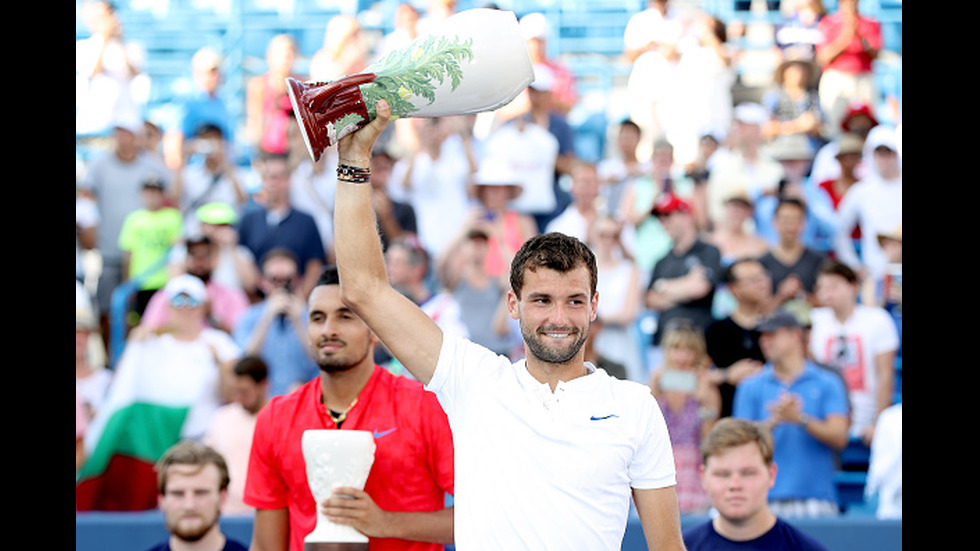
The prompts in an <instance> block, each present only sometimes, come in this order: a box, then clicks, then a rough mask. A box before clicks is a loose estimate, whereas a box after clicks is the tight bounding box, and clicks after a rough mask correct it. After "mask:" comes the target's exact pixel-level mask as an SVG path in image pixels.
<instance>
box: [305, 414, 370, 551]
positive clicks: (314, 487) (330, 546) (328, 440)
mask: <svg viewBox="0 0 980 551" xmlns="http://www.w3.org/2000/svg"><path fill="white" fill-rule="evenodd" d="M302 448H303V458H304V459H305V460H306V477H307V479H308V481H309V484H310V490H311V491H312V492H313V499H314V500H316V527H315V528H314V529H313V531H312V532H310V533H309V534H308V535H307V536H306V538H305V539H304V551H354V550H357V551H366V550H367V548H368V538H367V536H365V535H364V534H362V533H360V532H359V531H357V530H356V529H355V528H353V527H351V526H345V525H342V524H335V523H333V522H331V521H330V520H329V519H328V518H327V517H326V516H325V515H323V513H322V512H321V508H320V504H321V503H322V502H323V500H324V499H327V498H328V497H330V496H331V494H333V491H334V489H335V488H339V487H342V486H345V487H351V488H357V489H364V483H365V482H367V477H368V473H370V472H371V465H372V464H374V450H375V444H374V436H373V435H372V434H371V433H370V432H369V431H363V430H307V431H306V432H304V433H303V440H302Z"/></svg>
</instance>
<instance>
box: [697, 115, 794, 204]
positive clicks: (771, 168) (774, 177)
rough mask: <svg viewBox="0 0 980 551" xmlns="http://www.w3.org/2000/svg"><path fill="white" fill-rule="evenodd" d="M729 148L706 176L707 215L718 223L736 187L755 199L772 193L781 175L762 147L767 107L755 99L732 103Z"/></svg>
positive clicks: (776, 187) (780, 171)
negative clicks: (754, 101) (732, 120)
mask: <svg viewBox="0 0 980 551" xmlns="http://www.w3.org/2000/svg"><path fill="white" fill-rule="evenodd" d="M733 116H734V119H735V120H734V123H733V125H732V130H731V133H730V134H729V138H730V144H731V145H730V148H731V149H730V151H729V152H728V154H726V155H724V156H723V157H721V158H719V159H718V162H717V164H715V166H714V168H713V169H712V171H711V175H710V176H709V178H708V194H707V195H708V198H707V200H708V219H709V223H717V222H718V221H719V220H720V219H721V217H722V214H723V211H724V201H725V199H726V198H727V197H729V196H731V195H732V193H733V192H734V191H735V190H744V191H745V192H746V193H747V194H748V195H749V199H751V200H752V201H756V200H757V199H758V198H759V197H760V196H762V195H764V194H774V193H776V191H777V189H778V187H779V181H780V180H781V179H782V178H783V177H784V171H783V167H782V166H781V165H780V164H779V162H778V161H776V160H775V159H773V158H772V157H770V156H769V155H768V154H766V152H765V151H764V150H763V145H764V144H765V138H764V137H763V133H762V128H763V125H765V124H766V123H767V122H768V121H769V111H768V110H767V109H766V108H765V107H763V106H762V105H760V104H758V103H741V104H739V105H737V106H735V110H734V112H733Z"/></svg>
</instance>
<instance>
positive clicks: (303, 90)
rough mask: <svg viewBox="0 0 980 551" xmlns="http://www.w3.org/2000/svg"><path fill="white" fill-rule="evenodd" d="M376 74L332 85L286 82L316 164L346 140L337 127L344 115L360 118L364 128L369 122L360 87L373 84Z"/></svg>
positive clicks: (352, 77) (347, 79)
mask: <svg viewBox="0 0 980 551" xmlns="http://www.w3.org/2000/svg"><path fill="white" fill-rule="evenodd" d="M374 78H375V75H374V73H361V74H356V75H350V76H346V77H343V78H339V79H337V80H334V81H330V82H302V81H299V80H296V79H295V78H292V77H288V78H286V90H287V91H288V92H289V102H290V103H291V104H292V106H293V113H295V114H296V119H297V122H299V129H300V132H301V133H302V135H303V141H304V142H305V143H306V149H307V150H308V151H309V153H310V157H311V158H312V159H313V161H314V162H316V161H319V160H320V155H322V154H323V151H324V150H325V149H326V148H328V147H330V146H331V145H333V144H334V143H335V142H336V140H338V139H340V138H341V137H343V135H339V136H338V134H337V133H338V132H339V131H341V130H343V129H341V128H335V127H334V125H335V124H336V123H337V122H338V121H339V120H340V119H341V118H342V117H344V116H345V115H349V114H357V115H359V116H360V117H361V120H362V122H361V123H360V125H359V126H358V128H360V126H364V125H365V124H367V123H368V122H369V121H368V113H367V108H366V107H365V105H364V98H363V97H362V96H361V89H360V85H361V84H367V83H369V82H372V81H373V80H374Z"/></svg>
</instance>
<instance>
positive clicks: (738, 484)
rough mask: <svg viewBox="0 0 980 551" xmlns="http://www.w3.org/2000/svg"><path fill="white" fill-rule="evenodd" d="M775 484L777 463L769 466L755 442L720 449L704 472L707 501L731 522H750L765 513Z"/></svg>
mask: <svg viewBox="0 0 980 551" xmlns="http://www.w3.org/2000/svg"><path fill="white" fill-rule="evenodd" d="M775 482H776V464H775V463H772V464H769V465H767V464H766V462H765V461H764V460H763V458H762V452H761V451H760V450H759V446H758V445H757V444H756V443H755V442H749V443H746V444H742V445H740V446H735V447H731V448H727V449H724V450H720V451H719V452H717V453H715V454H712V455H711V456H709V457H708V459H707V461H706V462H705V464H704V466H703V467H702V469H701V484H702V486H703V487H704V489H705V492H707V494H708V499H709V500H710V501H711V504H712V505H713V506H714V507H715V508H716V509H718V512H719V513H720V514H721V516H722V517H723V518H724V519H725V520H728V521H729V522H737V523H748V522H750V521H752V520H753V519H754V518H755V517H757V516H758V515H760V514H764V513H765V511H766V510H767V509H766V499H767V497H768V495H769V489H770V488H772V486H773V484H775Z"/></svg>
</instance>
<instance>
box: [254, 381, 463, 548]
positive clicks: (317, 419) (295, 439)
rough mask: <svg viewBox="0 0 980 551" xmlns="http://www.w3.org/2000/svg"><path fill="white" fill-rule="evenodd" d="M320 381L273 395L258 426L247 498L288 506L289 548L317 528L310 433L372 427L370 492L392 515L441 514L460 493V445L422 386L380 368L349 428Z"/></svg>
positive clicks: (394, 543) (382, 542)
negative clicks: (332, 409) (337, 419)
mask: <svg viewBox="0 0 980 551" xmlns="http://www.w3.org/2000/svg"><path fill="white" fill-rule="evenodd" d="M322 395H323V393H322V389H321V386H320V379H319V377H318V378H316V379H314V380H312V381H310V382H309V383H307V384H305V385H303V386H302V387H300V388H299V389H297V390H296V391H294V392H292V393H290V394H287V395H284V396H277V397H275V398H273V399H272V400H271V401H270V402H269V404H268V405H266V406H265V407H264V408H263V409H262V410H261V411H260V412H259V416H258V419H257V421H256V427H255V435H254V437H253V440H252V452H251V456H250V458H249V466H248V478H247V479H246V482H245V497H244V501H245V503H246V504H247V505H250V506H252V507H256V508H258V509H281V508H288V509H289V549H290V550H291V551H302V549H303V538H304V537H305V536H306V535H307V534H309V533H310V532H311V531H312V530H313V528H314V527H315V526H316V503H315V501H314V499H313V494H312V492H311V491H310V487H309V483H308V482H307V476H306V463H305V460H304V459H303V451H302V443H301V439H302V436H303V432H305V431H306V430H307V429H333V430H366V431H371V432H372V434H373V435H374V441H375V444H376V446H377V448H376V451H375V457H374V463H373V464H372V466H371V472H370V474H369V475H368V479H367V482H366V484H365V485H364V491H365V492H367V493H368V494H369V495H370V496H371V498H372V499H373V500H374V501H375V503H377V505H378V506H379V507H381V508H382V509H385V510H388V511H416V512H421V511H437V510H440V509H442V508H444V507H445V498H446V493H450V494H452V493H453V492H454V482H453V479H454V476H453V441H452V433H451V432H450V430H449V425H448V423H447V422H446V415H445V413H443V411H442V409H441V408H440V407H439V403H438V401H437V400H436V397H435V396H434V395H433V394H432V393H431V392H426V391H425V390H424V389H423V387H422V385H421V383H419V382H418V381H415V380H413V379H409V378H407V377H401V376H396V375H392V374H391V373H390V372H388V371H387V370H385V369H383V368H381V367H378V366H375V368H374V374H373V375H372V376H371V379H370V380H369V381H368V384H367V385H366V386H365V387H364V389H363V390H362V391H361V393H360V394H359V395H358V397H357V404H356V405H355V406H354V407H353V408H352V409H351V410H350V412H349V413H348V415H347V419H346V420H345V421H344V423H343V428H342V429H337V425H336V424H335V423H334V422H333V420H332V419H331V418H330V415H329V413H328V412H327V409H326V407H325V406H324V405H323V403H322ZM370 549H371V550H372V551H387V550H412V551H421V550H426V551H435V550H436V549H442V546H441V545H436V544H431V543H422V542H406V541H403V540H396V539H391V538H384V539H377V538H371V540H370Z"/></svg>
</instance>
